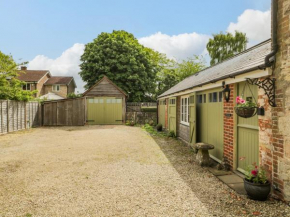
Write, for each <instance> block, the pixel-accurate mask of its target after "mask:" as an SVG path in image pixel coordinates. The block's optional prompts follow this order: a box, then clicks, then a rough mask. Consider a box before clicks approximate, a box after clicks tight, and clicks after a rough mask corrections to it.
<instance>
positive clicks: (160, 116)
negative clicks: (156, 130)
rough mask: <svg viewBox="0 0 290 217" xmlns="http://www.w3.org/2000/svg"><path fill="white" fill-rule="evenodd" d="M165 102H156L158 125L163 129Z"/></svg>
mask: <svg viewBox="0 0 290 217" xmlns="http://www.w3.org/2000/svg"><path fill="white" fill-rule="evenodd" d="M165 106H166V101H165V100H159V102H158V123H159V124H162V127H165Z"/></svg>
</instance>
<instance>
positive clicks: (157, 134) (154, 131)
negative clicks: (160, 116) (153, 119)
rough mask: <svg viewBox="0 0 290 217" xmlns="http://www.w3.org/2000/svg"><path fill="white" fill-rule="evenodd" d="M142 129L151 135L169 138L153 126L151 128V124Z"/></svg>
mask: <svg viewBox="0 0 290 217" xmlns="http://www.w3.org/2000/svg"><path fill="white" fill-rule="evenodd" d="M142 129H143V130H145V131H146V132H148V133H150V134H151V135H153V136H162V137H164V136H168V134H167V133H165V132H162V131H161V132H159V131H157V130H156V129H155V128H154V127H153V126H151V125H149V124H145V125H143V126H142Z"/></svg>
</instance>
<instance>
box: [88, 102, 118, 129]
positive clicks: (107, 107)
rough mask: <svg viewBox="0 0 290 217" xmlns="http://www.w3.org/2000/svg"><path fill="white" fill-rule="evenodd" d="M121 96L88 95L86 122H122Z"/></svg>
mask: <svg viewBox="0 0 290 217" xmlns="http://www.w3.org/2000/svg"><path fill="white" fill-rule="evenodd" d="M122 105H123V103H122V98H116V97H88V98H87V108H88V110H87V111H88V114H87V117H88V118H87V120H88V124H122V111H123V108H122Z"/></svg>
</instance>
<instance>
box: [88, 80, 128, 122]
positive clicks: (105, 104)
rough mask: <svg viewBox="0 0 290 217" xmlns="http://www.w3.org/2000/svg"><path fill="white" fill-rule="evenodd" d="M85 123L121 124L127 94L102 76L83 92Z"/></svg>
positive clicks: (123, 120)
mask: <svg viewBox="0 0 290 217" xmlns="http://www.w3.org/2000/svg"><path fill="white" fill-rule="evenodd" d="M83 97H84V98H85V101H86V103H85V105H86V107H87V109H86V122H87V124H91V125H95V124H123V123H124V122H125V114H126V98H127V94H126V93H125V92H124V91H123V90H122V89H121V88H119V87H118V86H117V85H116V84H114V83H113V82H112V81H111V80H110V79H109V78H108V77H106V76H104V77H103V78H102V79H101V80H99V81H98V82H97V83H96V84H95V85H94V86H92V87H91V88H90V89H88V90H87V91H86V92H84V93H83Z"/></svg>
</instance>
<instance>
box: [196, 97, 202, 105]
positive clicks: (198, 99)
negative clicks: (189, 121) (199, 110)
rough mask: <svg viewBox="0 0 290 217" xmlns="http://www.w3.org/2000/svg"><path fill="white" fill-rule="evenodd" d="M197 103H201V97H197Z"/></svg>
mask: <svg viewBox="0 0 290 217" xmlns="http://www.w3.org/2000/svg"><path fill="white" fill-rule="evenodd" d="M196 97H197V103H202V95H197V96H196Z"/></svg>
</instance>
